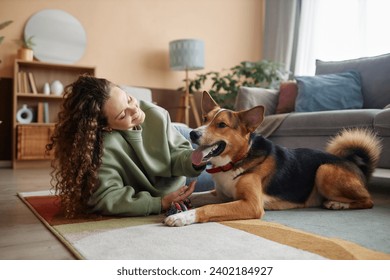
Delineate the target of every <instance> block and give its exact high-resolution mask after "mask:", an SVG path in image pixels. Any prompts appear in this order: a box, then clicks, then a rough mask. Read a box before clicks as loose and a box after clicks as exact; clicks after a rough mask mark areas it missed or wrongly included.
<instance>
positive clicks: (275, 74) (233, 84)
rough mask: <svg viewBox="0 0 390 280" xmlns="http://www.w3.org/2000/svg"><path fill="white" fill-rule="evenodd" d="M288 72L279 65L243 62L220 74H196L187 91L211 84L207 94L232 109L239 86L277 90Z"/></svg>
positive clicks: (266, 62) (264, 62) (197, 89)
mask: <svg viewBox="0 0 390 280" xmlns="http://www.w3.org/2000/svg"><path fill="white" fill-rule="evenodd" d="M286 74H288V72H287V71H286V70H284V69H283V68H282V65H281V64H278V63H275V62H271V61H267V60H262V61H257V62H249V61H243V62H241V63H240V64H239V65H236V66H233V67H232V68H230V69H228V70H225V71H224V73H222V72H215V71H211V72H208V73H205V74H198V75H197V76H196V78H195V79H193V80H190V84H189V90H190V92H195V91H199V90H202V88H203V87H204V85H205V84H206V83H209V82H211V86H210V88H208V89H207V90H208V92H209V93H210V95H211V96H212V97H213V99H214V100H215V101H216V102H217V103H218V104H220V105H222V106H223V107H225V108H228V109H234V108H233V107H234V103H235V100H236V96H237V93H238V90H239V88H240V87H241V86H247V87H264V88H277V87H278V86H279V83H280V81H281V80H283V79H284V78H285V77H286Z"/></svg>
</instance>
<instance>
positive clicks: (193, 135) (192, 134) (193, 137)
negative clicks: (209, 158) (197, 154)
mask: <svg viewBox="0 0 390 280" xmlns="http://www.w3.org/2000/svg"><path fill="white" fill-rule="evenodd" d="M201 136H202V133H200V132H199V131H196V130H192V131H191V132H190V138H191V141H192V143H195V144H197V143H198V140H199V138H200V137H201Z"/></svg>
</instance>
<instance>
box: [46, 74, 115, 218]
mask: <svg viewBox="0 0 390 280" xmlns="http://www.w3.org/2000/svg"><path fill="white" fill-rule="evenodd" d="M113 86H114V85H113V84H112V83H111V82H109V81H108V80H106V79H98V78H95V77H92V76H87V75H83V76H80V77H79V78H78V79H77V80H76V81H75V82H74V83H72V84H70V85H68V86H67V87H66V88H65V91H64V101H63V104H62V107H61V111H60V112H59V113H58V122H57V124H56V126H55V129H54V133H53V134H52V136H51V138H50V143H49V144H47V146H46V150H47V152H49V151H51V150H53V151H54V159H53V160H52V167H53V171H52V173H51V175H52V180H51V184H52V186H53V187H54V188H55V191H56V193H57V194H58V195H59V197H60V199H61V206H62V208H63V210H64V213H65V216H66V217H68V218H73V217H76V216H78V215H79V214H82V213H85V211H86V210H87V208H88V207H87V203H88V200H89V198H90V196H91V194H92V193H93V192H94V191H95V190H96V188H97V187H98V186H99V179H98V174H97V170H98V168H99V167H100V165H101V157H102V153H103V133H104V132H103V130H104V128H105V127H106V126H107V118H106V116H105V114H104V112H103V105H104V104H105V102H106V101H107V99H108V98H109V93H110V90H111V88H112V87H113Z"/></svg>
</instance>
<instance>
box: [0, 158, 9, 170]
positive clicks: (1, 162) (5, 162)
mask: <svg viewBox="0 0 390 280" xmlns="http://www.w3.org/2000/svg"><path fill="white" fill-rule="evenodd" d="M11 167H12V162H11V161H10V160H0V168H11Z"/></svg>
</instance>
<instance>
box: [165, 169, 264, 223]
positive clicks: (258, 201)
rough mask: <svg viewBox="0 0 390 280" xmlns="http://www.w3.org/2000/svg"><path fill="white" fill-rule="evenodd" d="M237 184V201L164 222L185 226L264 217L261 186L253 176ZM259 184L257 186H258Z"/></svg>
mask: <svg viewBox="0 0 390 280" xmlns="http://www.w3.org/2000/svg"><path fill="white" fill-rule="evenodd" d="M245 177H246V178H242V179H241V180H240V181H239V182H238V183H237V187H236V188H237V199H238V200H236V201H232V202H227V203H222V204H211V205H205V206H203V207H200V208H196V209H192V210H189V211H186V212H181V213H178V214H174V215H171V216H169V217H167V218H166V219H165V220H164V224H165V225H168V226H185V225H189V224H193V223H204V222H220V221H228V220H241V219H259V218H262V217H263V215H264V208H263V196H262V189H261V184H260V183H259V182H258V180H253V177H252V176H245ZM256 182H257V184H256Z"/></svg>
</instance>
